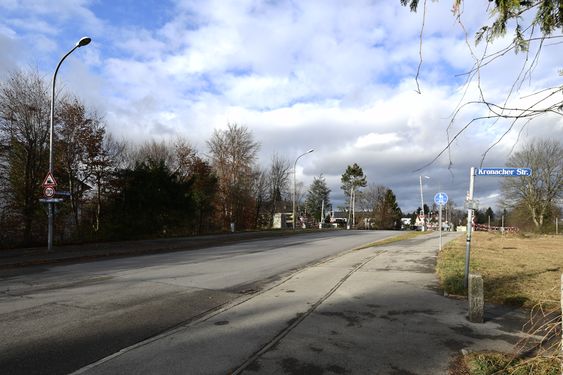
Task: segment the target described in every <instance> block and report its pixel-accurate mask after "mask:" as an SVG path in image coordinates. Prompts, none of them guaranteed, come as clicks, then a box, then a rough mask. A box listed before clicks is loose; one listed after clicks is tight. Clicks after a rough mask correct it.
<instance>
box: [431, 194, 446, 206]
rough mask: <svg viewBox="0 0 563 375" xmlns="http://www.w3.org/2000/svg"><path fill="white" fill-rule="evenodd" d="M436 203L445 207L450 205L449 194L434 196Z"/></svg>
mask: <svg viewBox="0 0 563 375" xmlns="http://www.w3.org/2000/svg"><path fill="white" fill-rule="evenodd" d="M434 203H436V204H437V205H440V204H441V205H444V204H446V203H448V194H446V193H436V195H435V196H434Z"/></svg>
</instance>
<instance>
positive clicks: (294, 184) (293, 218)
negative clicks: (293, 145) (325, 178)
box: [292, 156, 301, 230]
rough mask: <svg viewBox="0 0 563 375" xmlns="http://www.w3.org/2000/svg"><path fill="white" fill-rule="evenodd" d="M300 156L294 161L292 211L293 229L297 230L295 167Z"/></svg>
mask: <svg viewBox="0 0 563 375" xmlns="http://www.w3.org/2000/svg"><path fill="white" fill-rule="evenodd" d="M300 157H301V156H299V157H298V158H297V159H295V163H293V211H292V221H293V230H295V191H296V189H297V184H296V183H295V167H296V166H297V160H298V159H299V158H300Z"/></svg>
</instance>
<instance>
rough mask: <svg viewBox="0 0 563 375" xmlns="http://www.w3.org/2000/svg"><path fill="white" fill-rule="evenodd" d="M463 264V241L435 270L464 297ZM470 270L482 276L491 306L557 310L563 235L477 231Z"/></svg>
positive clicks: (443, 254)
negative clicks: (505, 305)
mask: <svg viewBox="0 0 563 375" xmlns="http://www.w3.org/2000/svg"><path fill="white" fill-rule="evenodd" d="M464 264H465V236H461V237H460V238H458V239H456V240H455V241H453V242H451V243H449V244H448V246H446V247H445V248H444V249H443V250H442V252H441V253H440V255H439V257H438V267H437V271H438V274H439V277H440V280H441V282H442V285H443V287H444V290H445V291H446V292H448V293H451V294H464V290H463V274H464ZM470 271H471V272H472V273H478V274H481V275H482V276H483V282H484V285H485V300H486V301H487V302H493V303H503V304H511V305H519V306H524V307H533V306H535V305H536V304H538V303H542V304H544V306H545V307H548V308H549V307H556V306H559V304H560V286H561V281H560V280H561V273H563V236H554V235H524V234H504V235H501V234H498V233H487V232H474V233H473V238H472V241H471V268H470Z"/></svg>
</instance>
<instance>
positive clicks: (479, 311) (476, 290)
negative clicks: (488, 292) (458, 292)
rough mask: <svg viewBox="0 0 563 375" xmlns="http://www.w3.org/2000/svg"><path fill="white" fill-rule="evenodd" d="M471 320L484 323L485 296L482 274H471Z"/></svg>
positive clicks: (469, 290) (469, 291) (469, 297)
mask: <svg viewBox="0 0 563 375" xmlns="http://www.w3.org/2000/svg"><path fill="white" fill-rule="evenodd" d="M468 300H469V321H470V322H473V323H483V315H484V307H485V297H484V290H483V278H482V277H481V275H476V274H469V288H468Z"/></svg>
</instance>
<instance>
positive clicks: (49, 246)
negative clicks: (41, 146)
mask: <svg viewBox="0 0 563 375" xmlns="http://www.w3.org/2000/svg"><path fill="white" fill-rule="evenodd" d="M91 41H92V39H90V38H89V37H87V36H85V37H83V38H81V39H80V40H79V41H78V42H77V43H76V45H75V46H74V47H73V48H72V49H71V50H70V51H68V52H67V54H66V55H64V56H63V58H62V59H61V61H59V64H58V65H57V69H55V74H53V83H52V85H51V86H52V91H51V116H50V123H49V175H51V176H53V122H54V117H55V83H56V80H57V73H58V71H59V68H60V67H61V64H62V63H63V61H64V60H65V59H66V58H67V56H68V55H70V54H71V53H73V52H74V50H76V49H77V48H80V47H84V46H86V45H88V44H89V43H90V42H91ZM48 204H49V205H48V208H47V210H48V218H49V225H48V227H49V228H48V232H47V251H48V252H50V251H51V250H52V249H53V211H54V208H55V206H54V202H53V201H52V200H49V203H48Z"/></svg>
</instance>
